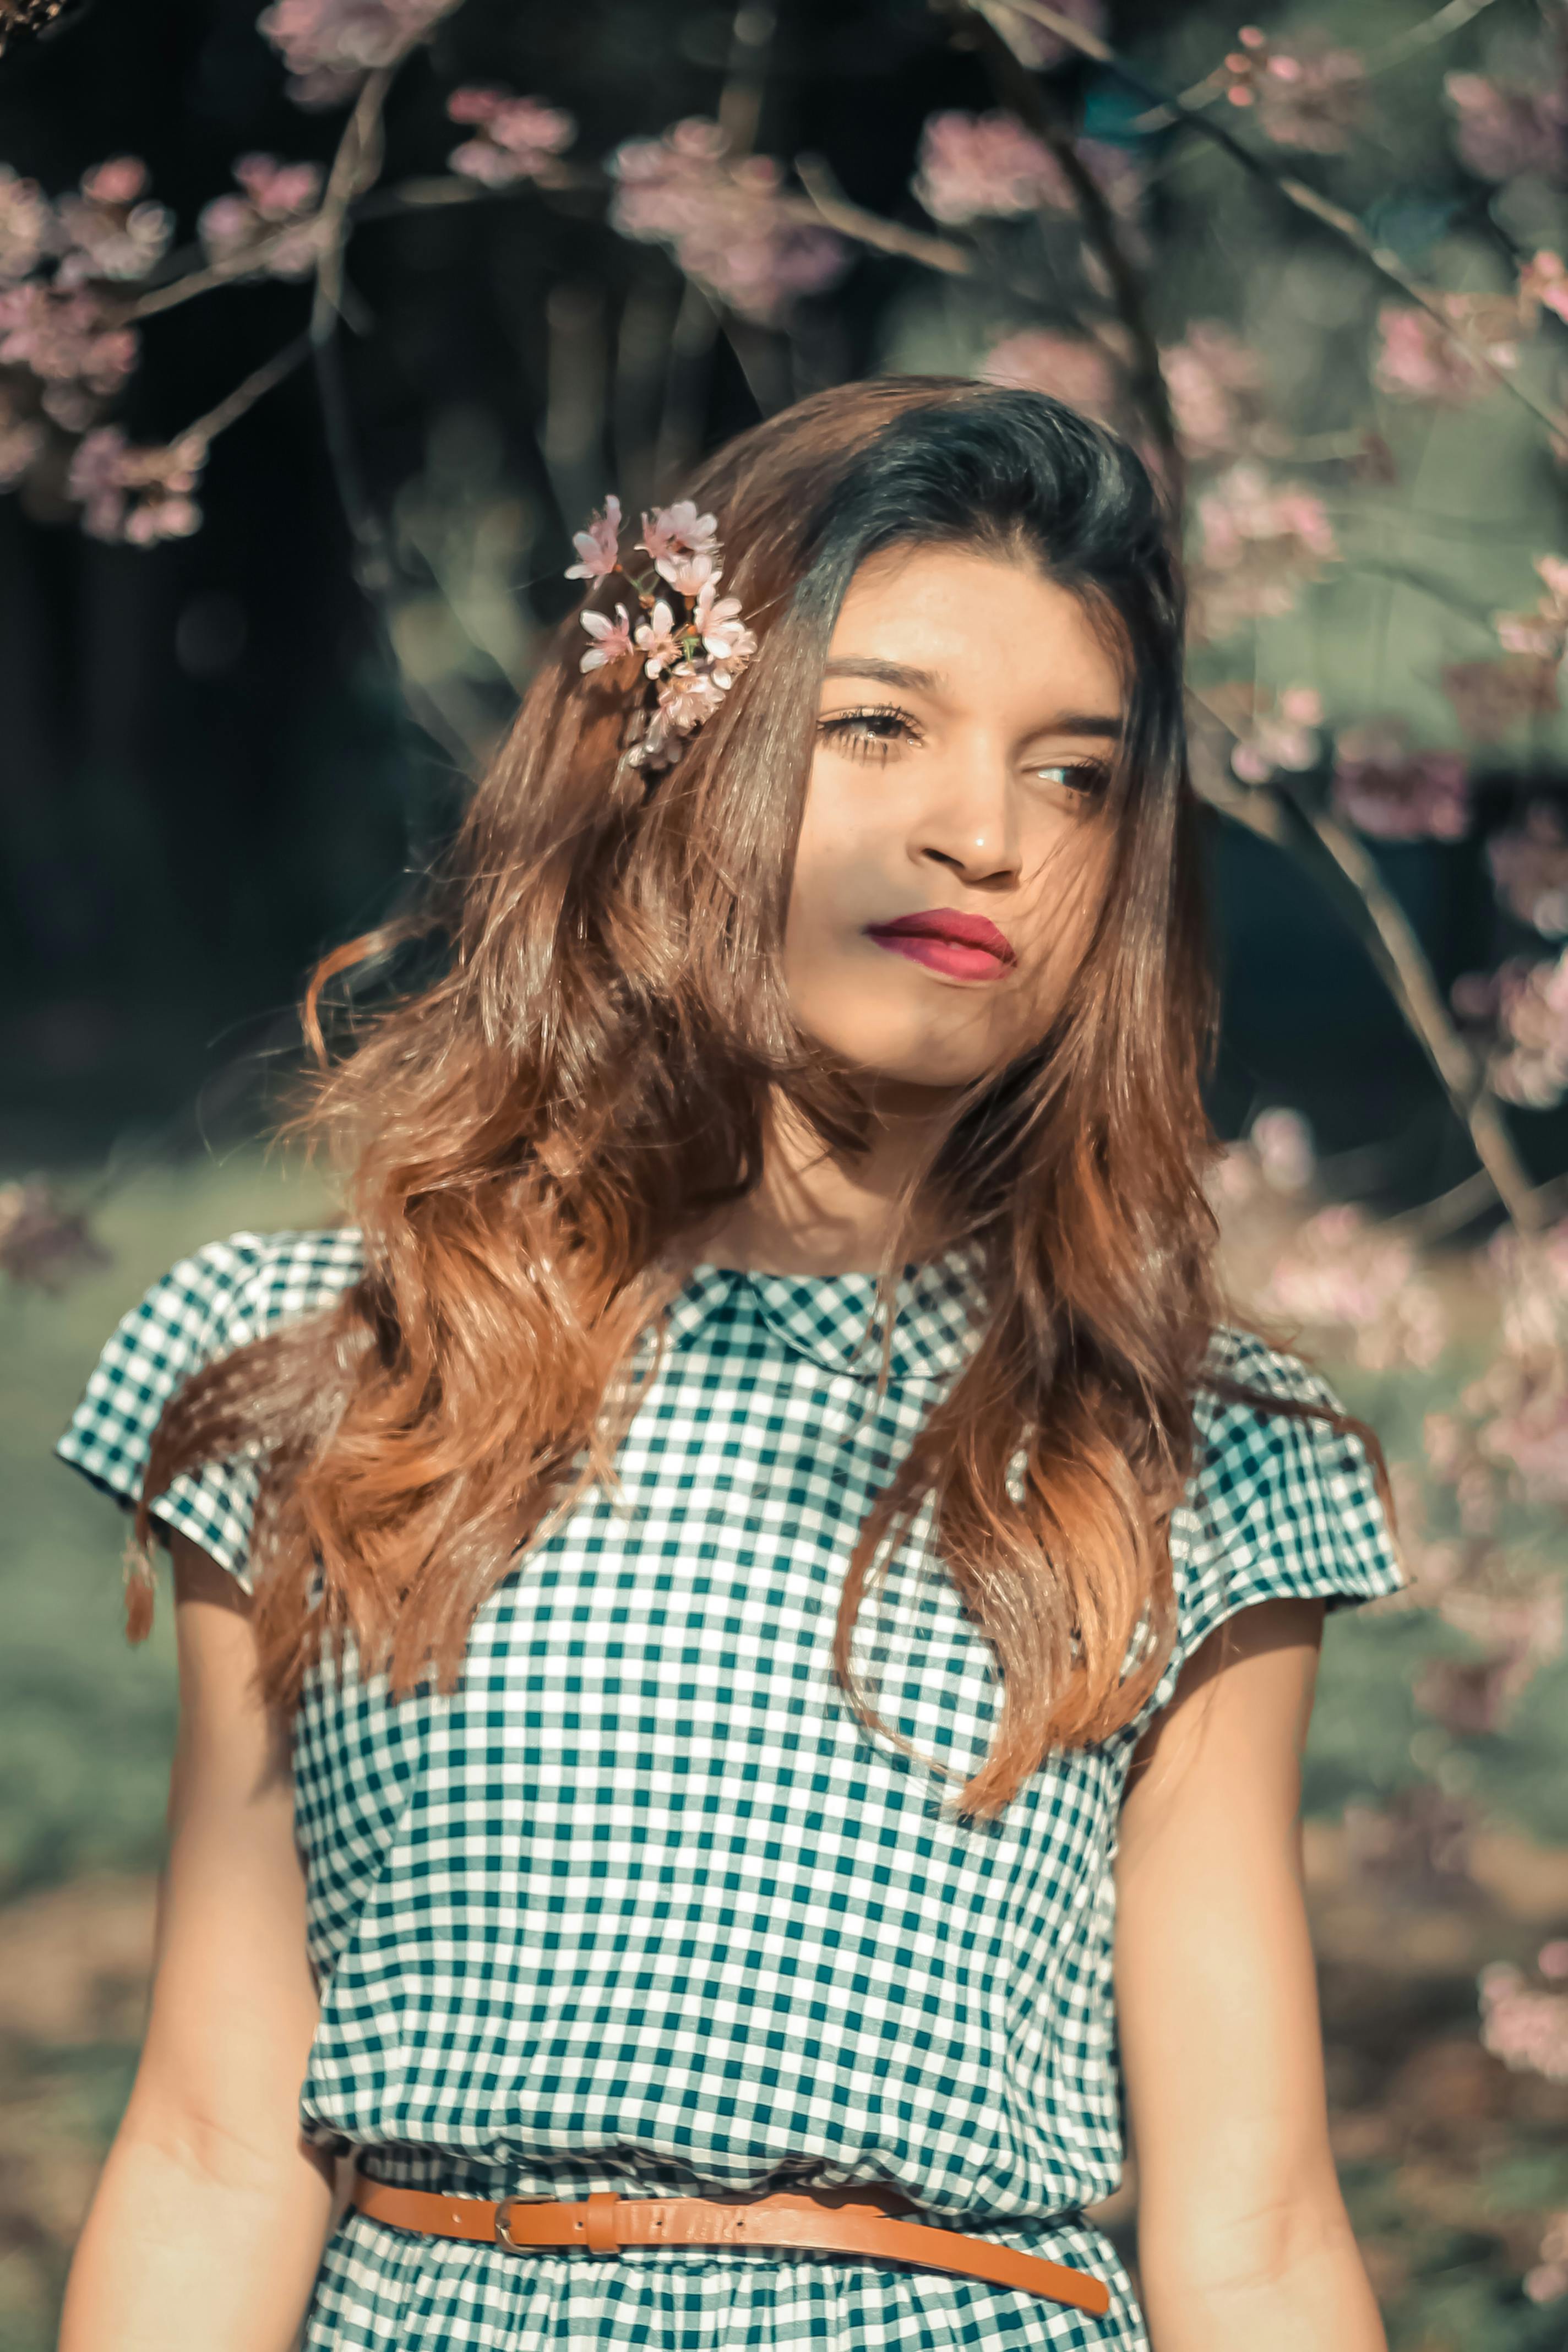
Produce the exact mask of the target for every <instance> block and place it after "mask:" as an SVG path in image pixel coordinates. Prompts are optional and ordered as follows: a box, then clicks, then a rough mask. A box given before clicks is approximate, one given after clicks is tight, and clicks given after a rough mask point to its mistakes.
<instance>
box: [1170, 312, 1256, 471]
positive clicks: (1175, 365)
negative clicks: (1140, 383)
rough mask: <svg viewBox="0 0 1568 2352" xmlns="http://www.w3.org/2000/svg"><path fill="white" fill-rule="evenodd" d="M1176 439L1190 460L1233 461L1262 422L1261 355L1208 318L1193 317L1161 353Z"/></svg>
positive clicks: (1227, 329) (1226, 328) (1225, 328)
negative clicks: (1226, 459) (1186, 327)
mask: <svg viewBox="0 0 1568 2352" xmlns="http://www.w3.org/2000/svg"><path fill="white" fill-rule="evenodd" d="M1160 358H1161V362H1162V365H1163V371H1164V376H1165V389H1166V391H1167V393H1168V394H1169V395H1170V401H1171V415H1172V417H1173V421H1174V424H1175V427H1176V433H1177V437H1178V438H1179V439H1180V441H1181V444H1182V446H1183V448H1184V450H1185V451H1186V453H1187V456H1188V457H1193V458H1196V459H1198V460H1199V461H1200V462H1201V461H1202V460H1204V459H1206V458H1210V457H1235V456H1236V455H1237V452H1238V450H1239V448H1240V446H1241V444H1242V441H1243V439H1244V437H1245V436H1246V435H1247V433H1248V432H1249V431H1251V430H1253V429H1254V428H1255V427H1256V426H1257V425H1258V423H1259V422H1260V421H1261V418H1262V415H1263V394H1264V387H1265V383H1266V382H1267V377H1266V373H1265V370H1264V365H1263V361H1262V358H1261V355H1260V354H1259V353H1258V352H1255V351H1253V350H1252V349H1251V347H1250V346H1249V345H1248V344H1247V343H1244V342H1243V341H1241V340H1240V338H1239V337H1238V336H1237V335H1233V334H1232V333H1231V331H1230V330H1229V328H1228V327H1222V326H1220V325H1219V324H1218V323H1217V322H1216V321H1215V320H1213V319H1194V321H1193V323H1192V325H1191V326H1190V327H1189V328H1188V329H1187V331H1186V334H1185V335H1184V338H1183V340H1182V341H1180V342H1179V343H1173V344H1172V345H1171V346H1170V347H1169V348H1168V349H1167V350H1165V351H1163V352H1161V354H1160Z"/></svg>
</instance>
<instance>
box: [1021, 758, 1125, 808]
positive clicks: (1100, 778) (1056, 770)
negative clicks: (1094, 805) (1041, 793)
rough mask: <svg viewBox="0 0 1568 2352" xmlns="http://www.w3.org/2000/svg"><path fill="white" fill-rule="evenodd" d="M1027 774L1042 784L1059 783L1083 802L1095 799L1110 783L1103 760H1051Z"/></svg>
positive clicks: (1108, 770)
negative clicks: (1035, 777) (1036, 778)
mask: <svg viewBox="0 0 1568 2352" xmlns="http://www.w3.org/2000/svg"><path fill="white" fill-rule="evenodd" d="M1029 773H1030V775H1031V776H1037V777H1038V778H1039V780H1040V782H1042V783H1060V784H1061V785H1063V786H1064V787H1065V788H1066V790H1067V791H1068V792H1069V793H1076V794H1078V796H1079V798H1080V799H1083V800H1092V799H1095V798H1096V797H1097V796H1098V795H1099V794H1100V793H1103V792H1104V790H1105V788H1106V786H1107V784H1108V783H1109V782H1110V769H1109V768H1108V767H1107V766H1106V764H1105V762H1104V761H1103V760H1053V761H1051V762H1050V764H1049V765H1048V766H1047V765H1043V764H1042V765H1041V766H1040V767H1037V768H1031V769H1030V770H1029Z"/></svg>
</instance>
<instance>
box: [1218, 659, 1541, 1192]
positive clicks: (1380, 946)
mask: <svg viewBox="0 0 1568 2352" xmlns="http://www.w3.org/2000/svg"><path fill="white" fill-rule="evenodd" d="M1193 699H1194V701H1195V702H1197V703H1198V704H1199V705H1200V707H1201V708H1202V709H1204V710H1205V712H1206V714H1207V715H1208V717H1209V718H1210V719H1214V720H1215V722H1216V723H1217V724H1218V725H1220V726H1222V727H1225V730H1226V734H1227V735H1228V734H1230V733H1231V732H1232V731H1233V730H1231V729H1230V728H1229V727H1227V726H1226V722H1225V721H1224V719H1221V718H1220V715H1219V713H1218V712H1217V711H1215V709H1213V706H1212V705H1211V704H1209V703H1207V702H1206V701H1205V700H1204V698H1203V697H1202V696H1201V695H1198V694H1194V695H1193ZM1194 783H1195V786H1196V789H1197V791H1198V792H1199V793H1200V794H1201V795H1202V797H1203V798H1204V799H1205V800H1206V801H1207V802H1208V803H1209V805H1210V806H1211V807H1212V808H1215V809H1217V810H1218V811H1219V812H1220V814H1222V815H1224V816H1227V817H1229V818H1230V819H1231V820H1232V822H1233V823H1234V824H1240V825H1244V826H1245V827H1246V829H1247V832H1249V833H1254V834H1256V835H1258V838H1259V839H1260V840H1263V841H1268V842H1270V843H1272V845H1274V847H1275V848H1277V849H1282V850H1284V851H1285V852H1286V854H1287V855H1288V856H1292V857H1294V858H1295V860H1296V862H1297V863H1298V864H1304V865H1306V866H1307V867H1308V870H1309V871H1311V870H1312V867H1313V866H1314V865H1315V864H1316V861H1315V860H1313V859H1310V858H1304V857H1303V856H1302V846H1303V844H1302V838H1301V836H1302V835H1303V833H1305V834H1306V835H1308V837H1309V838H1312V839H1315V840H1316V841H1317V843H1318V845H1320V847H1321V849H1322V850H1323V851H1324V852H1325V853H1326V854H1327V856H1328V857H1329V858H1330V859H1331V863H1332V866H1333V868H1334V870H1335V872H1336V873H1337V875H1338V876H1339V877H1340V878H1341V880H1342V882H1343V883H1344V884H1346V885H1348V886H1349V896H1350V898H1351V899H1352V903H1353V904H1354V905H1355V907H1356V908H1357V909H1358V911H1359V913H1360V914H1361V915H1362V916H1363V918H1364V922H1365V927H1366V928H1365V929H1364V930H1363V943H1364V944H1365V946H1366V947H1367V948H1368V950H1370V952H1371V953H1372V956H1373V961H1374V962H1375V963H1376V964H1377V966H1378V969H1379V970H1380V971H1381V972H1382V974H1383V977H1384V983H1385V985H1386V986H1387V988H1388V990H1389V992H1390V993H1391V995H1392V996H1393V998H1394V1003H1396V1004H1397V1006H1398V1007H1399V1010H1400V1013H1402V1015H1403V1016H1404V1019H1405V1025H1406V1026H1407V1027H1408V1028H1409V1029H1410V1031H1411V1032H1412V1034H1414V1036H1415V1038H1416V1040H1417V1042H1418V1043H1419V1045H1421V1047H1422V1049H1423V1051H1424V1052H1425V1054H1426V1058H1427V1060H1428V1061H1429V1062H1430V1064H1431V1066H1432V1068H1433V1070H1434V1071H1435V1073H1436V1076H1437V1080H1438V1083H1439V1084H1440V1085H1441V1087H1442V1088H1443V1091H1444V1093H1445V1094H1446V1095H1447V1097H1448V1101H1449V1103H1450V1104H1451V1105H1452V1107H1453V1109H1454V1112H1455V1115H1456V1117H1458V1118H1459V1119H1461V1120H1462V1121H1463V1123H1464V1125H1465V1126H1466V1128H1468V1130H1469V1135H1470V1140H1471V1142H1472V1144H1473V1146H1474V1148H1475V1152H1476V1157H1477V1159H1478V1160H1479V1161H1480V1163H1481V1166H1482V1167H1483V1168H1484V1169H1485V1170H1486V1171H1487V1174H1488V1176H1489V1179H1490V1181H1491V1183H1492V1185H1493V1188H1494V1189H1495V1191H1496V1192H1497V1196H1498V1198H1499V1200H1500V1202H1502V1204H1503V1206H1504V1208H1505V1209H1506V1210H1507V1211H1508V1213H1509V1215H1510V1217H1511V1218H1512V1220H1513V1222H1514V1223H1515V1224H1516V1225H1518V1226H1519V1227H1520V1229H1521V1232H1525V1233H1533V1232H1535V1231H1537V1230H1538V1229H1539V1227H1540V1224H1541V1222H1542V1213H1541V1205H1540V1203H1539V1202H1538V1201H1537V1199H1536V1197H1535V1192H1534V1188H1533V1186H1532V1185H1531V1181H1530V1177H1529V1175H1528V1173H1527V1172H1526V1171H1525V1169H1524V1167H1523V1166H1522V1164H1521V1161H1520V1160H1519V1157H1518V1154H1517V1153H1516V1152H1515V1150H1514V1148H1513V1142H1512V1139H1511V1138H1510V1135H1509V1132H1508V1129H1507V1128H1506V1127H1505V1126H1504V1124H1503V1121H1502V1118H1501V1115H1500V1111H1499V1109H1498V1106H1497V1101H1496V1098H1495V1097H1494V1096H1493V1095H1492V1094H1491V1092H1490V1090H1489V1087H1488V1085H1487V1082H1486V1073H1485V1071H1484V1069H1482V1068H1481V1066H1479V1063H1478V1062H1477V1059H1476V1057H1475V1055H1473V1054H1472V1053H1471V1052H1470V1049H1469V1047H1468V1045H1466V1044H1465V1042H1464V1040H1463V1039H1462V1038H1461V1037H1460V1035H1459V1034H1458V1030H1457V1029H1456V1028H1455V1027H1454V1024H1453V1023H1452V1022H1451V1021H1450V1020H1449V1018H1448V1014H1447V1007H1446V1006H1445V1004H1444V1003H1443V998H1442V992H1441V991H1440V990H1439V988H1438V986H1437V982H1436V978H1435V977H1434V975H1433V971H1432V967H1431V965H1430V964H1429V963H1428V962H1427V961H1426V954H1425V952H1424V950H1423V949H1422V946H1421V942H1420V940H1418V939H1417V938H1416V936H1415V931H1414V930H1413V929H1412V928H1411V925H1410V921H1409V919H1408V917H1407V916H1406V915H1405V909H1404V908H1403V907H1401V905H1400V904H1399V901H1398V900H1397V898H1394V894H1393V892H1392V891H1391V890H1390V889H1389V888H1388V886H1387V885H1386V883H1385V882H1384V879H1383V877H1382V875H1381V874H1380V873H1379V872H1378V870H1377V866H1376V865H1375V864H1374V862H1373V859H1372V858H1371V857H1370V856H1368V854H1367V852H1366V850H1365V849H1364V848H1363V845H1362V844H1361V843H1360V842H1359V841H1358V840H1357V839H1356V838H1355V836H1354V835H1353V834H1351V833H1348V832H1347V831H1346V830H1345V828H1344V826H1342V824H1338V823H1337V822H1336V821H1335V820H1334V819H1333V818H1332V817H1330V816H1325V815H1323V814H1321V813H1320V812H1318V811H1315V810H1311V809H1308V808H1304V807H1303V806H1302V805H1301V803H1300V802H1298V801H1296V800H1293V799H1290V800H1288V799H1287V798H1286V797H1285V796H1284V795H1283V794H1282V793H1279V792H1278V791H1276V790H1274V789H1272V788H1271V787H1269V786H1268V785H1244V784H1240V783H1235V782H1232V780H1231V778H1230V776H1229V774H1228V772H1226V768H1225V767H1224V765H1223V763H1222V762H1221V761H1219V760H1218V759H1214V760H1207V761H1200V762H1198V763H1196V765H1195V766H1194Z"/></svg>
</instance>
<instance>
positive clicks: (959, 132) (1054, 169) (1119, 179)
mask: <svg viewBox="0 0 1568 2352" xmlns="http://www.w3.org/2000/svg"><path fill="white" fill-rule="evenodd" d="M1075 143H1076V146H1077V150H1078V155H1079V161H1080V163H1082V164H1083V165H1084V167H1085V169H1086V170H1087V171H1088V172H1089V175H1090V177H1091V178H1092V179H1093V180H1094V181H1095V183H1096V184H1097V185H1098V186H1099V188H1100V194H1102V195H1103V196H1104V197H1105V199H1106V202H1107V203H1108V204H1109V205H1110V206H1111V208H1112V210H1113V211H1115V212H1118V213H1120V214H1121V215H1124V216H1127V217H1131V215H1132V214H1133V213H1135V212H1136V210H1137V208H1138V204H1139V200H1140V198H1141V196H1142V172H1141V171H1140V169H1139V166H1138V163H1137V161H1136V159H1135V158H1134V157H1133V156H1132V155H1131V154H1130V153H1129V152H1128V151H1127V150H1126V149H1125V148H1122V147H1114V146H1110V145H1109V144H1107V143H1106V142H1104V141H1103V140H1098V139H1080V140H1079V141H1077V142H1075ZM910 186H911V188H912V189H913V191H914V194H915V195H916V197H917V198H918V199H919V201H920V203H921V204H922V205H924V207H925V209H926V211H927V212H928V213H930V215H931V218H932V219H933V220H939V221H944V222H948V223H951V224H952V226H955V227H958V226H963V225H965V224H966V223H968V222H970V221H976V220H1016V219H1020V218H1022V217H1023V215H1025V214H1026V213H1037V212H1053V213H1062V214H1064V215H1066V214H1071V213H1075V212H1076V211H1077V210H1078V198H1077V196H1076V195H1075V194H1074V193H1073V187H1072V183H1071V182H1070V180H1069V179H1068V176H1067V173H1065V172H1064V171H1063V169H1062V167H1061V164H1060V163H1058V160H1057V158H1056V156H1055V155H1053V154H1052V152H1051V151H1050V149H1049V148H1048V147H1047V145H1046V142H1045V141H1044V140H1043V139H1039V138H1037V136H1036V134H1035V133H1034V131H1029V130H1027V129H1026V127H1025V126H1024V124H1023V123H1021V122H1020V121H1018V119H1017V117H1016V115H1013V114H1001V113H996V114H965V113H963V112H960V111H959V110H956V109H954V110H950V111H947V112H944V113H941V114H932V115H929V116H928V117H927V118H926V122H925V127H924V129H923V130H922V131H921V146H920V160H919V168H918V170H917V171H916V173H915V177H914V178H913V180H912V181H911V182H910Z"/></svg>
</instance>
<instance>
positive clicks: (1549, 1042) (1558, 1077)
mask: <svg viewBox="0 0 1568 2352" xmlns="http://www.w3.org/2000/svg"><path fill="white" fill-rule="evenodd" d="M1494 1003H1495V1017H1496V1023H1497V1032H1498V1043H1497V1048H1496V1050H1495V1052H1494V1054H1493V1056H1492V1059H1491V1062H1490V1065H1489V1077H1490V1080H1491V1084H1492V1087H1493V1090H1494V1091H1495V1092H1496V1093H1498V1094H1500V1095H1501V1097H1503V1100H1504V1101H1505V1102H1516V1103H1522V1104H1525V1105H1527V1106H1528V1107H1529V1108H1531V1109H1532V1110H1550V1109H1552V1108H1554V1107H1555V1106H1556V1105H1557V1104H1558V1103H1560V1102H1561V1101H1562V1100H1563V1096H1564V1094H1568V955H1565V956H1560V957H1559V958H1558V960H1557V961H1555V962H1554V963H1552V962H1547V963H1541V962H1537V963H1529V962H1526V961H1523V960H1522V959H1511V960H1510V961H1509V962H1508V963H1505V964H1504V965H1503V966H1502V967H1501V969H1500V971H1498V973H1497V974H1496V977H1495V981H1494Z"/></svg>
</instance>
